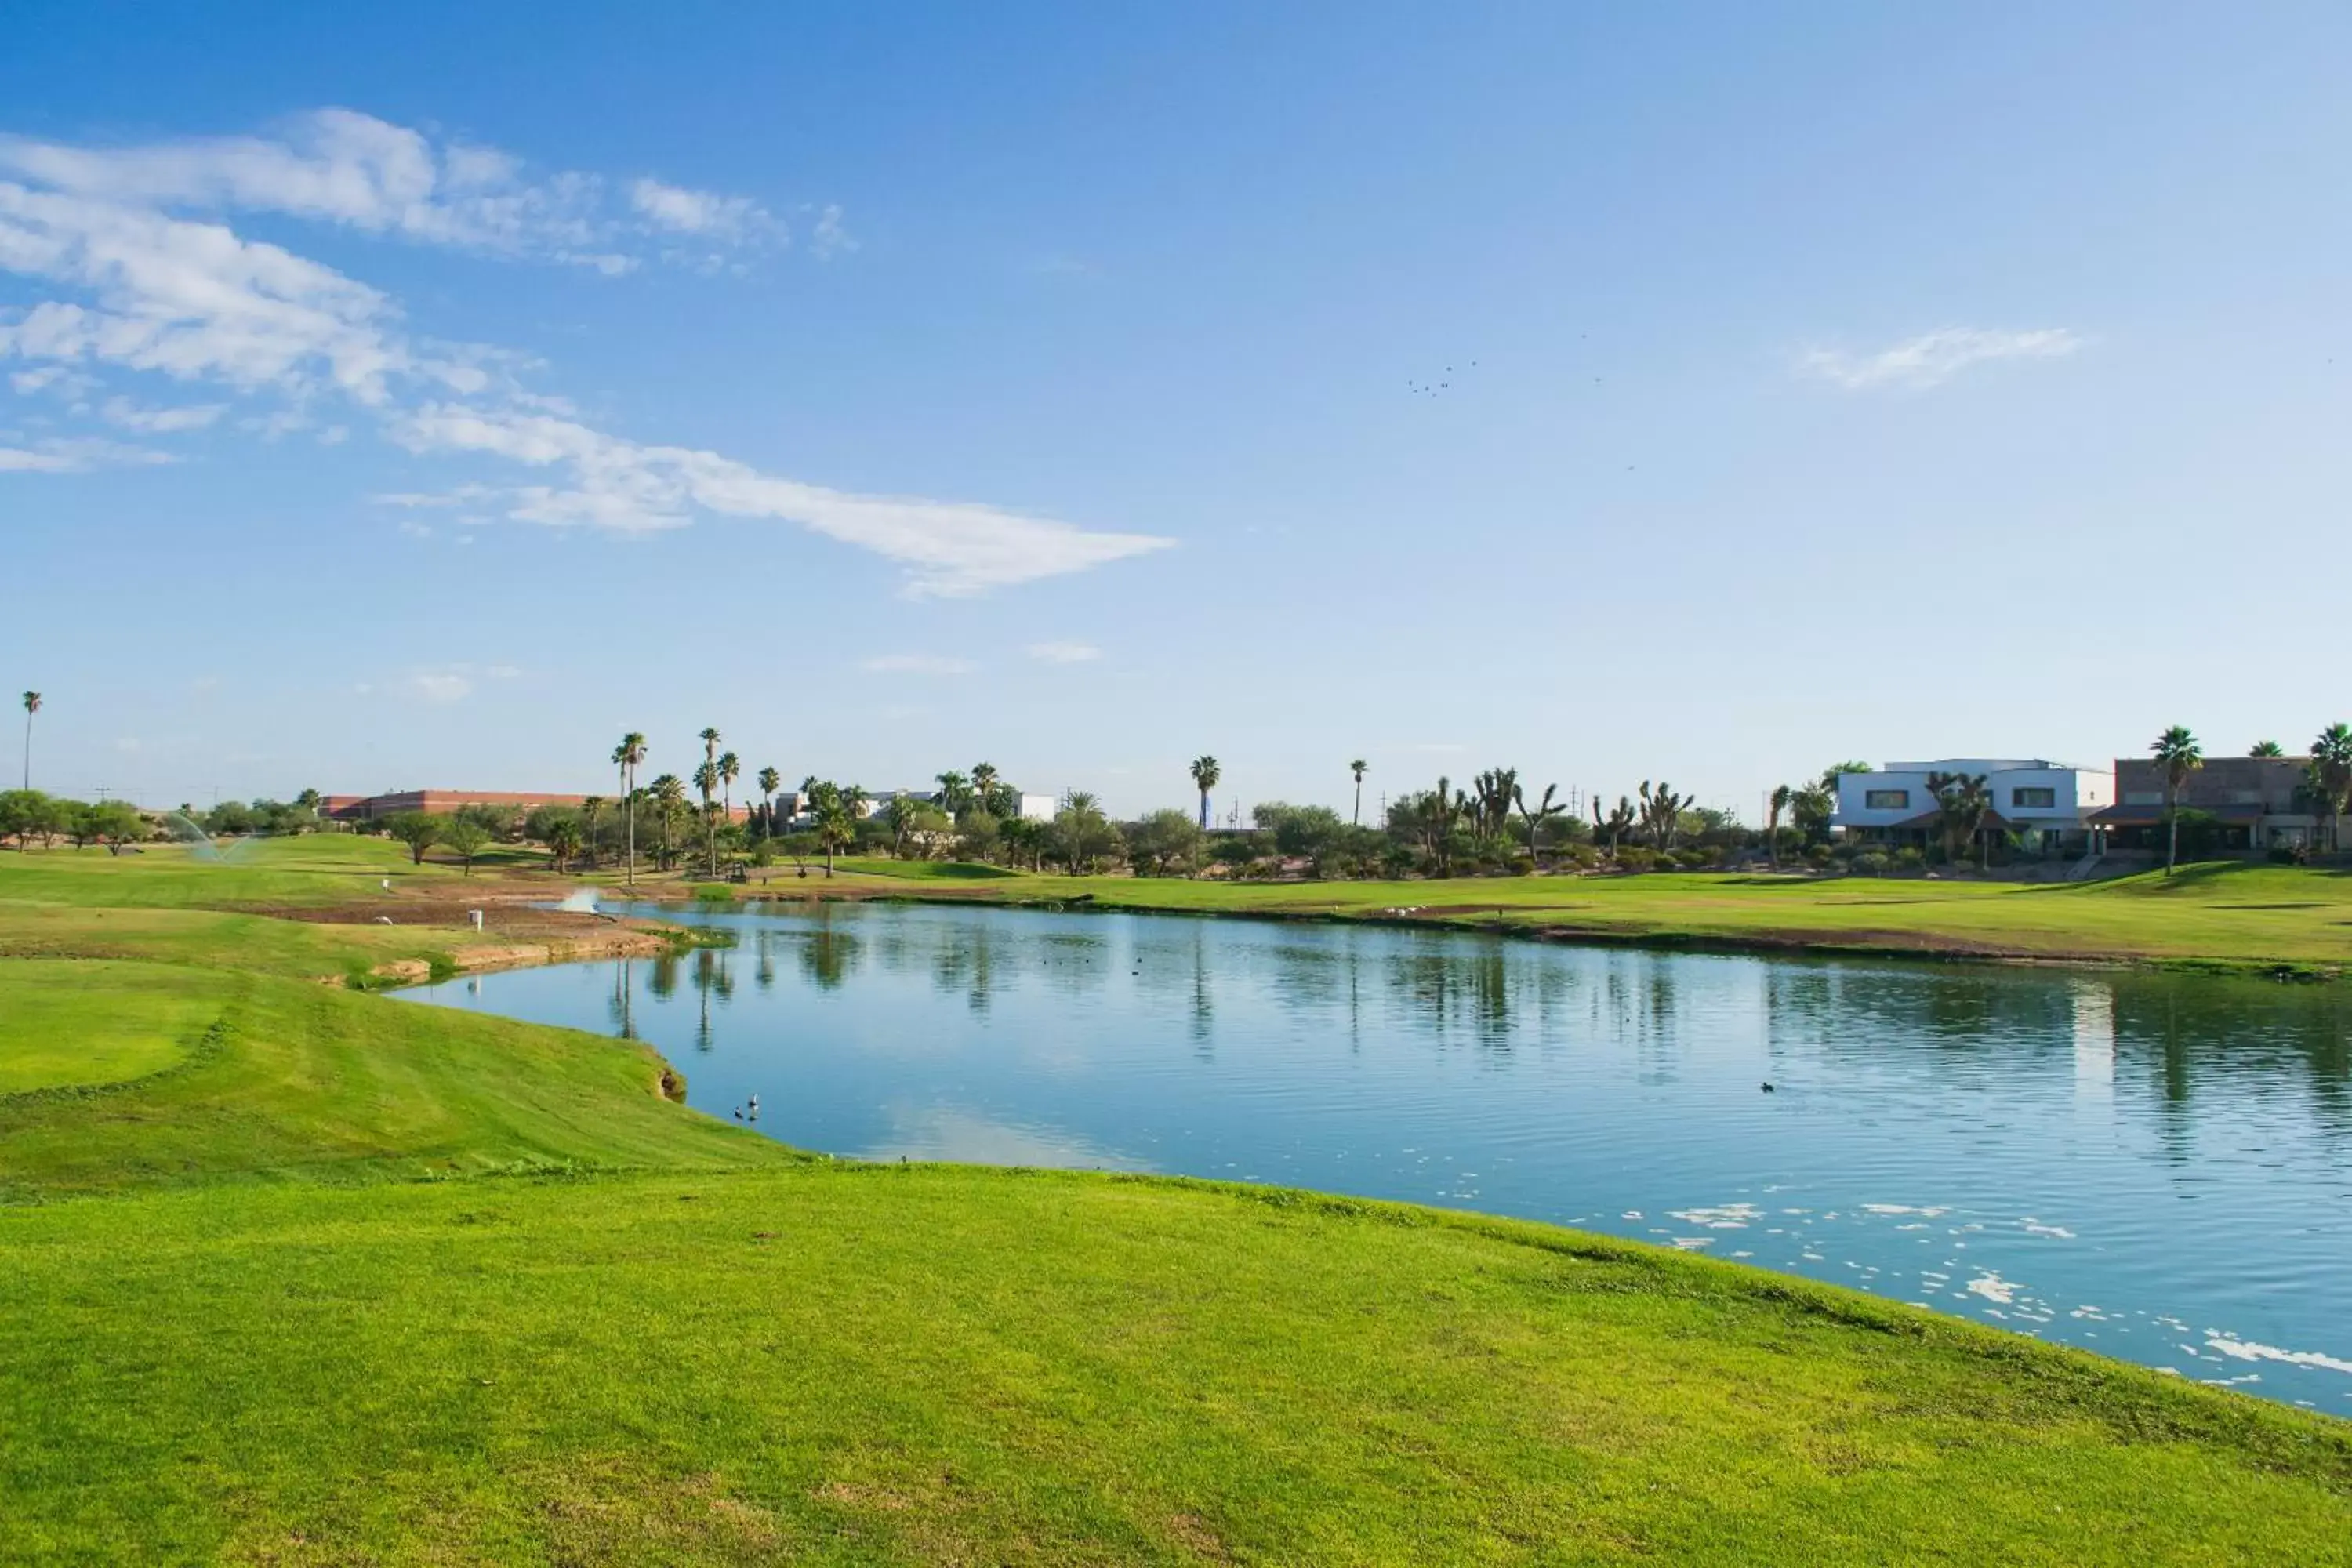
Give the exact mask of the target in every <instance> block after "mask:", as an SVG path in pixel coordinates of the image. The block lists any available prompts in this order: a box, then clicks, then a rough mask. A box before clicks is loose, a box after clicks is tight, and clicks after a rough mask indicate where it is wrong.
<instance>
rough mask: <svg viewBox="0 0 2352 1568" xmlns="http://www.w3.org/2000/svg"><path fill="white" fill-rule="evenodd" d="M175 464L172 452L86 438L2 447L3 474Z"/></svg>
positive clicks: (58, 472)
mask: <svg viewBox="0 0 2352 1568" xmlns="http://www.w3.org/2000/svg"><path fill="white" fill-rule="evenodd" d="M171 461H173V458H172V455H171V454H170V453H169V452H156V451H150V450H149V449H148V448H146V447H129V446H125V445H123V444H122V443H121V442H120V441H102V440H91V439H87V438H77V439H72V440H49V441H37V442H35V443H34V444H33V445H32V446H31V447H0V473H19V474H79V473H86V472H88V471H89V469H91V468H146V467H150V466H152V465H153V464H157V463H168V462H171Z"/></svg>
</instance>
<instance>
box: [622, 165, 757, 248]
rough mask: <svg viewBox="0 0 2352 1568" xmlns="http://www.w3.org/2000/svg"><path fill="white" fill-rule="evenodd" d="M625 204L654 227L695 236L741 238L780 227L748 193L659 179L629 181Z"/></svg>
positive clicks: (670, 232) (671, 232) (701, 237)
mask: <svg viewBox="0 0 2352 1568" xmlns="http://www.w3.org/2000/svg"><path fill="white" fill-rule="evenodd" d="M629 205H630V207H631V208H633V209H634V210H635V212H636V214H637V216H640V217H642V218H644V219H645V220H646V223H648V224H649V225H651V226H653V227H654V228H655V229H656V230H660V231H663V232H666V233H669V234H687V235H692V236H694V237H696V238H698V239H742V238H745V237H751V236H757V235H770V234H778V233H780V232H781V231H782V225H780V224H779V223H777V222H776V220H775V219H774V218H773V217H772V216H769V214H768V211H767V209H766V208H764V207H762V206H761V205H760V204H759V203H757V202H755V201H753V200H752V199H751V197H749V196H730V195H720V194H719V192H717V191H697V190H690V189H688V187H686V186H684V185H667V184H663V183H662V182H661V181H659V180H651V179H643V180H632V181H630V182H629Z"/></svg>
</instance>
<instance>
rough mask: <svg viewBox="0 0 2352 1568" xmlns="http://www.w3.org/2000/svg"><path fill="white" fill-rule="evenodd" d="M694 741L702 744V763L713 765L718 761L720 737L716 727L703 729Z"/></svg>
mask: <svg viewBox="0 0 2352 1568" xmlns="http://www.w3.org/2000/svg"><path fill="white" fill-rule="evenodd" d="M695 739H697V740H698V741H700V742H702V760H703V761H704V762H706V763H715V762H717V761H718V760H719V739H720V736H719V731H718V730H717V728H716V727H709V728H706V729H704V731H702V733H701V734H699V735H698V736H696V737H695Z"/></svg>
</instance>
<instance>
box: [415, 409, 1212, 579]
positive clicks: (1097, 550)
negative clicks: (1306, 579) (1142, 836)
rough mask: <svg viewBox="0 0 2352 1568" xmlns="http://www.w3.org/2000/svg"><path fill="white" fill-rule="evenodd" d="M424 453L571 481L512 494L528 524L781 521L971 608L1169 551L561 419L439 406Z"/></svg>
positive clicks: (423, 425)
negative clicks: (483, 460) (886, 564)
mask: <svg viewBox="0 0 2352 1568" xmlns="http://www.w3.org/2000/svg"><path fill="white" fill-rule="evenodd" d="M391 434H392V437H393V439H394V440H395V441H398V442H399V443H401V444H402V445H403V446H405V447H408V448H409V449H410V450H411V451H415V452H420V453H425V452H470V453H488V454H490V455H493V456H497V457H501V458H509V459H511V460H512V461H515V462H519V463H523V464H526V465H529V466H530V467H534V468H557V469H559V470H561V471H562V473H563V475H564V477H565V479H566V480H567V482H566V483H564V484H562V485H526V486H519V487H516V488H514V489H509V491H507V492H506V515H507V516H508V517H509V519H511V520H513V521H519V522H536V523H545V524H550V525H554V526H579V525H587V526H593V527H598V528H605V529H612V530H616V531H623V532H645V531H656V530H662V529H672V528H683V527H685V526H686V525H687V524H688V522H690V521H693V514H694V512H695V510H697V509H700V510H704V511H709V512H713V513H716V514H718V515H719V516H722V517H740V518H774V519H778V520H781V521H790V522H796V523H799V524H801V525H802V526H803V527H805V528H808V529H810V530H812V531H815V532H817V533H821V534H824V535H825V536H827V537H828V538H832V539H837V540H839V541H841V542H844V543H846V544H854V545H857V546H859V547H861V548H863V549H866V550H870V551H872V552H875V553H877V554H878V555H882V556H885V557H887V558H888V559H890V560H892V561H896V562H898V563H900V564H901V565H903V566H905V567H906V568H907V569H908V586H909V588H910V590H911V591H912V592H914V593H916V594H918V595H940V596H961V595H971V594H978V593H983V592H985V591H987V590H989V589H991V588H1001V587H1006V586H1009V585H1012V584H1018V583H1027V582H1032V581H1034V580H1035V579H1037V578H1040V577H1052V576H1058V575H1060V574H1065V573H1070V572H1081V571H1084V570H1086V569H1087V568H1088V567H1091V566H1099V565H1102V564H1104V563H1107V562H1111V561H1118V560H1121V559H1123V558H1125V557H1127V556H1130V555H1139V554H1142V553H1145V552H1150V551H1154V550H1159V549H1163V548H1165V547H1166V546H1167V545H1169V544H1170V543H1171V541H1169V540H1165V539H1158V538H1154V537H1151V536H1150V535H1147V534H1132V533H1095V532H1089V531H1086V530H1083V529H1079V528H1075V527H1072V526H1071V525H1070V524H1068V523H1066V522H1056V521H1052V520H1050V519H1046V518H1037V517H1028V516H1024V515H1023V514H1021V513H1018V512H1013V511H1007V510H1003V509H1001V508H997V507H992V506H986V505H982V504H981V503H978V502H972V501H939V500H921V499H919V498H915V497H908V496H868V495H856V494H852V493H850V492H847V491H844V490H835V489H825V488H824V487H822V486H818V485H810V484H803V483H801V482H800V481H798V480H794V479H780V478H777V477H775V476H773V475H769V474H763V473H761V472H760V471H759V470H758V469H756V468H751V467H750V466H749V465H747V464H744V463H739V462H736V461H734V460H733V459H731V458H725V457H721V456H720V455H719V454H718V453H716V452H708V451H699V450H696V449H694V448H691V447H651V446H644V445H640V444H639V443H636V442H634V441H629V440H625V439H624V438H622V437H615V436H607V435H605V434H604V433H603V432H601V431H597V430H593V429H591V428H590V427H588V426H585V425H582V424H579V423H577V422H576V421H573V420H569V419H559V418H555V417H553V416H550V415H544V414H532V413H527V412H520V411H514V410H506V411H492V410H484V409H482V408H479V407H475V406H468V405H429V406H426V407H424V408H421V409H418V410H417V411H416V412H415V413H414V414H412V415H410V416H405V417H404V418H402V419H400V420H398V421H396V422H395V423H394V425H393V426H392V429H391Z"/></svg>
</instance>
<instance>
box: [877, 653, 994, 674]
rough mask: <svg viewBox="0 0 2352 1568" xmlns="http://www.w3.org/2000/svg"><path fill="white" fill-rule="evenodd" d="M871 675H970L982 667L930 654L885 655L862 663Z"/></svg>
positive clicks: (964, 660)
mask: <svg viewBox="0 0 2352 1568" xmlns="http://www.w3.org/2000/svg"><path fill="white" fill-rule="evenodd" d="M857 668H860V669H863V670H865V671H866V673H868V674H870V675H970V674H971V673H972V672H973V671H974V670H976V669H978V668H980V667H979V666H978V665H976V664H974V663H972V662H971V660H970V659H968V658H941V657H940V656H939V655H936V654H928V653H884V654H877V655H875V656H874V657H873V658H869V659H866V660H864V661H863V662H861V663H860V664H859V665H858V667H857Z"/></svg>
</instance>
